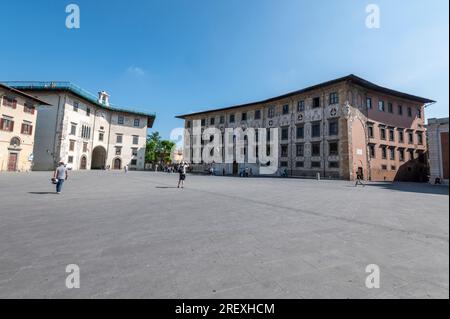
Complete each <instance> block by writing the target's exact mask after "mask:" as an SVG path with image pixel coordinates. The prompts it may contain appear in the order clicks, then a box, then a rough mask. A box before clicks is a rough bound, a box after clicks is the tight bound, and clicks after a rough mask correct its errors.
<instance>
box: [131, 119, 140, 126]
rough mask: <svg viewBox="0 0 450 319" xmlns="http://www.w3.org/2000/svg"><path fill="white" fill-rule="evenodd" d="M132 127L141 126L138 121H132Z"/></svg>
mask: <svg viewBox="0 0 450 319" xmlns="http://www.w3.org/2000/svg"><path fill="white" fill-rule="evenodd" d="M133 125H134V127H139V126H140V125H141V121H140V120H139V119H134V121H133Z"/></svg>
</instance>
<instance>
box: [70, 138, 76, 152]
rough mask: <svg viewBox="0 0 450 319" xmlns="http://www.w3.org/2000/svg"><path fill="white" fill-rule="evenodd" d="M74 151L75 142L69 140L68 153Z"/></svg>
mask: <svg viewBox="0 0 450 319" xmlns="http://www.w3.org/2000/svg"><path fill="white" fill-rule="evenodd" d="M74 150H75V141H74V140H70V141H69V151H74Z"/></svg>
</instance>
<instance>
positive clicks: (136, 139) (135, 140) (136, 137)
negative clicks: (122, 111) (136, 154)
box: [133, 135, 139, 145]
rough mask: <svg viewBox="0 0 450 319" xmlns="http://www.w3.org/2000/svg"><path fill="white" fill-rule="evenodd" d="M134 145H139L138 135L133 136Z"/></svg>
mask: <svg viewBox="0 0 450 319" xmlns="http://www.w3.org/2000/svg"><path fill="white" fill-rule="evenodd" d="M133 144H134V145H138V144H139V136H138V135H133Z"/></svg>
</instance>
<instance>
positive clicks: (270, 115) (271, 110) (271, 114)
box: [267, 106, 275, 119]
mask: <svg viewBox="0 0 450 319" xmlns="http://www.w3.org/2000/svg"><path fill="white" fill-rule="evenodd" d="M274 116H275V106H271V107H269V110H268V111H267V117H268V118H269V119H271V118H273V117H274Z"/></svg>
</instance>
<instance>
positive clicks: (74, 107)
mask: <svg viewBox="0 0 450 319" xmlns="http://www.w3.org/2000/svg"><path fill="white" fill-rule="evenodd" d="M79 108H80V105H79V104H78V102H77V101H73V111H74V112H78V109H79Z"/></svg>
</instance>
